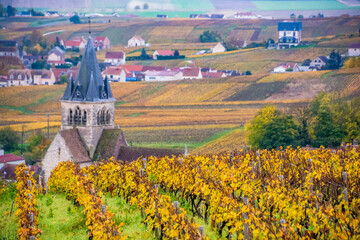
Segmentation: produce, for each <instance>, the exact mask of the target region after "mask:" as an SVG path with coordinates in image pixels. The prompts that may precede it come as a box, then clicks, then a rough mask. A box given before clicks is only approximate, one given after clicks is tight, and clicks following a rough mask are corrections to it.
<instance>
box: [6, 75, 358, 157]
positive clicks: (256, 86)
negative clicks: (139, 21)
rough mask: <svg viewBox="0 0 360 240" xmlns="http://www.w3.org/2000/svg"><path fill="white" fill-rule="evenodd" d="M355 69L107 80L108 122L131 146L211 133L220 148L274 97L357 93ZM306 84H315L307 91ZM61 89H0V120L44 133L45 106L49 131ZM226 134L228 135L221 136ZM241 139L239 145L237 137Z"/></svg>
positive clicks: (288, 101)
mask: <svg viewBox="0 0 360 240" xmlns="http://www.w3.org/2000/svg"><path fill="white" fill-rule="evenodd" d="M359 76H360V69H350V70H337V71H323V72H308V73H287V74H273V75H263V74H260V75H259V74H257V75H253V76H239V77H232V78H225V79H214V80H184V81H176V82H159V83H157V82H152V83H149V82H138V83H112V85H111V88H112V91H113V95H114V97H115V98H116V99H117V103H116V111H115V123H116V124H117V125H119V126H121V127H122V128H123V130H124V133H125V136H126V138H127V140H128V142H129V144H132V145H133V146H148V147H159V146H161V147H170V148H174V147H176V148H183V147H184V146H185V145H188V147H189V148H190V149H200V148H201V147H204V148H206V149H213V150H215V149H216V150H217V149H218V148H213V147H211V145H209V144H211V142H212V141H214V140H217V139H218V140H217V141H218V142H216V143H215V144H216V145H217V146H224V150H226V149H227V148H226V147H225V146H228V148H232V147H233V144H229V143H231V141H232V140H231V139H233V138H239V139H243V137H242V136H243V133H242V131H241V127H242V126H244V124H245V123H247V122H248V121H249V120H250V119H251V118H252V117H253V116H254V115H255V114H256V113H257V111H258V109H259V108H260V107H262V106H265V105H266V104H275V105H277V106H278V107H279V108H280V109H284V110H285V109H288V108H293V107H296V106H299V105H302V104H304V103H305V104H306V103H308V102H309V101H311V99H312V98H313V97H314V96H316V94H318V93H319V92H320V91H327V92H330V91H338V92H340V93H341V94H342V95H343V96H344V97H348V98H351V97H354V96H360V78H359ZM309 83H311V85H312V86H317V87H316V89H312V91H309V87H308V86H309ZM264 84H265V85H264ZM260 86H265V87H260ZM64 89H65V86H29V87H10V88H1V89H0V102H1V105H0V126H1V127H5V126H11V127H12V128H14V129H15V130H17V131H21V129H22V127H23V126H24V130H25V131H26V132H27V134H28V135H29V134H32V133H33V132H34V131H37V129H38V130H40V131H43V133H44V134H45V133H46V127H47V117H46V113H50V114H51V115H50V132H51V135H52V136H54V134H55V133H56V132H57V130H58V129H59V127H60V111H59V110H60V102H59V99H60V98H61V96H62V94H63V92H64ZM294 89H295V90H294ZM295 93H296V94H295ZM19 95H21V96H22V97H21V98H19V97H18V96H19ZM41 129H43V130H41ZM234 130H236V131H234ZM228 134H234V135H229V136H231V137H226V136H227V135H228ZM239 141H240V140H239ZM240 142H242V143H241V144H244V142H243V140H241V141H240ZM196 151H200V150H196Z"/></svg>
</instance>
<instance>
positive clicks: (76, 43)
mask: <svg viewBox="0 0 360 240" xmlns="http://www.w3.org/2000/svg"><path fill="white" fill-rule="evenodd" d="M85 45H86V43H85V42H84V41H81V40H67V41H65V43H64V47H65V49H66V50H72V51H80V50H81V49H84V48H85Z"/></svg>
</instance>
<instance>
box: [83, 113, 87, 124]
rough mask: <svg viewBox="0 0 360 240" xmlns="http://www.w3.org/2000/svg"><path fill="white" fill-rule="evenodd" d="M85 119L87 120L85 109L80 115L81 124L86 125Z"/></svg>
mask: <svg viewBox="0 0 360 240" xmlns="http://www.w3.org/2000/svg"><path fill="white" fill-rule="evenodd" d="M86 121H87V115H86V110H84V115H83V117H82V124H83V125H86Z"/></svg>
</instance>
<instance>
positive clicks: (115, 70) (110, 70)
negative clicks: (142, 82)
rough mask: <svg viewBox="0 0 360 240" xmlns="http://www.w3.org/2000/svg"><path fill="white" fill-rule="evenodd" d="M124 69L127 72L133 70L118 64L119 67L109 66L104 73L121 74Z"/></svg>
mask: <svg viewBox="0 0 360 240" xmlns="http://www.w3.org/2000/svg"><path fill="white" fill-rule="evenodd" d="M122 71H125V74H128V73H130V74H131V72H130V71H128V70H127V69H126V68H124V67H123V66H117V67H107V68H106V69H105V70H104V71H103V72H102V74H107V75H109V74H110V75H120V74H121V72H122Z"/></svg>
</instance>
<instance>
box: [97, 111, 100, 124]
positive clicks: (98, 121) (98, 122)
mask: <svg viewBox="0 0 360 240" xmlns="http://www.w3.org/2000/svg"><path fill="white" fill-rule="evenodd" d="M97 125H101V111H100V110H99V111H98V113H97Z"/></svg>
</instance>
